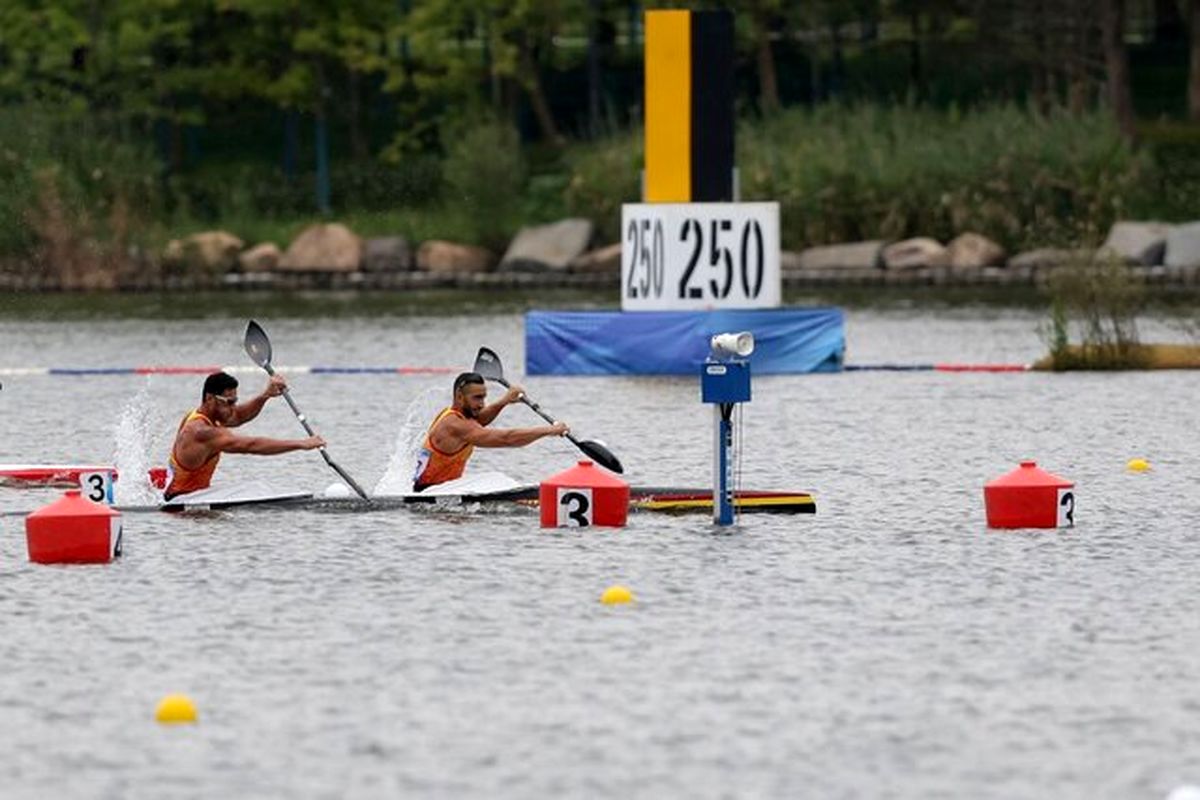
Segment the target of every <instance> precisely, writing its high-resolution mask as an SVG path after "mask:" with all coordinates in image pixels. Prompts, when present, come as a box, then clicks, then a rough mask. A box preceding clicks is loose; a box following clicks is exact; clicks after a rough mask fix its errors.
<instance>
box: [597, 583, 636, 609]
mask: <svg viewBox="0 0 1200 800" xmlns="http://www.w3.org/2000/svg"><path fill="white" fill-rule="evenodd" d="M600 602H601V603H604V605H606V606H616V605H621V604H623V603H632V602H633V592H631V591H629V587H628V586H610V587H608V588H607V589H605V590H604V594H602V595H600Z"/></svg>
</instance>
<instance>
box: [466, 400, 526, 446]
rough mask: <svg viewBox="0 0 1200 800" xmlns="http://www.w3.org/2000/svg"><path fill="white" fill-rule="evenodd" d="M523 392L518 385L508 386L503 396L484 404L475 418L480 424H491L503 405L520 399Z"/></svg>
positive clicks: (502, 408) (508, 404)
mask: <svg viewBox="0 0 1200 800" xmlns="http://www.w3.org/2000/svg"><path fill="white" fill-rule="evenodd" d="M523 394H525V390H524V389H522V388H521V387H520V386H510V387H509V388H508V391H507V392H505V393H504V396H503V397H501V398H500V399H499V400H497V401H496V402H494V403H492V404H491V405H489V406H485V407H484V408H483V410H482V411H480V412H479V414H477V415H476V417H475V418H476V419H477V420H479V424H480V425H491V424H492V422H493V421H494V420H495V419H496V417H498V416H500V412H501V411H503V410H504V407H505V406H510V405H512V404H513V403H516V402H517V401H519V400H520V399H521V396H522V395H523ZM485 446H486V445H485Z"/></svg>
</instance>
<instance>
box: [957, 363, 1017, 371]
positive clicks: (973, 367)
mask: <svg viewBox="0 0 1200 800" xmlns="http://www.w3.org/2000/svg"><path fill="white" fill-rule="evenodd" d="M933 368H934V369H935V370H936V371H938V372H1028V371H1029V367H1027V366H1025V365H1024V364H934V365H933Z"/></svg>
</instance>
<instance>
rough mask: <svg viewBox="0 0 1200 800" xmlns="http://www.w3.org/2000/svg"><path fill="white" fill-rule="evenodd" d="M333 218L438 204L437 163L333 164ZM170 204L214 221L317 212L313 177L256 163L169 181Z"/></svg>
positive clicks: (424, 159) (413, 159) (183, 213)
mask: <svg viewBox="0 0 1200 800" xmlns="http://www.w3.org/2000/svg"><path fill="white" fill-rule="evenodd" d="M329 182H330V205H331V206H332V208H333V211H334V213H335V214H345V213H351V212H374V211H389V210H393V209H396V208H404V207H411V206H417V205H426V204H429V203H433V202H436V201H437V199H438V198H439V197H440V195H441V191H442V176H441V163H440V161H439V160H438V159H437V157H435V156H432V155H425V156H410V157H408V158H406V159H404V160H403V161H401V162H400V163H398V164H395V165H390V164H389V165H384V164H379V163H377V162H374V161H369V162H349V163H337V162H335V163H334V164H333V165H332V166H331V168H330V177H329ZM168 185H169V187H170V192H169V197H168V199H169V201H170V204H171V207H172V209H173V211H174V213H175V214H176V216H177V217H179V218H181V219H192V220H196V221H201V222H204V221H207V222H212V221H215V220H217V219H221V218H230V217H235V216H252V217H266V218H270V219H284V218H288V217H295V216H297V215H304V214H313V213H315V211H316V205H317V200H316V175H315V173H313V172H311V171H309V172H301V173H298V174H296V175H294V176H293V177H292V178H291V179H289V178H288V177H287V176H286V175H285V174H284V172H283V170H282V169H280V168H279V167H277V166H272V165H266V164H261V163H255V162H244V163H233V164H212V165H206V166H204V167H203V168H201V169H196V170H191V171H188V172H184V173H181V174H178V175H175V176H172V177H171V179H170V181H169V182H168Z"/></svg>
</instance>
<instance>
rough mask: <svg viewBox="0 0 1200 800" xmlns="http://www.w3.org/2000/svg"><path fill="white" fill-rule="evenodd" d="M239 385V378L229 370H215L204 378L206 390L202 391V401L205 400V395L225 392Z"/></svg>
mask: <svg viewBox="0 0 1200 800" xmlns="http://www.w3.org/2000/svg"><path fill="white" fill-rule="evenodd" d="M237 385H238V382H237V378H235V377H233V376H232V375H230V374H229V373H228V372H214V373H213V374H212V375H209V376H208V377H207V378H205V379H204V390H203V391H201V392H200V402H202V403H203V402H204V396H205V395H209V394H223V393H225V392H227V391H229V390H230V389H236V388H237Z"/></svg>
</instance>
